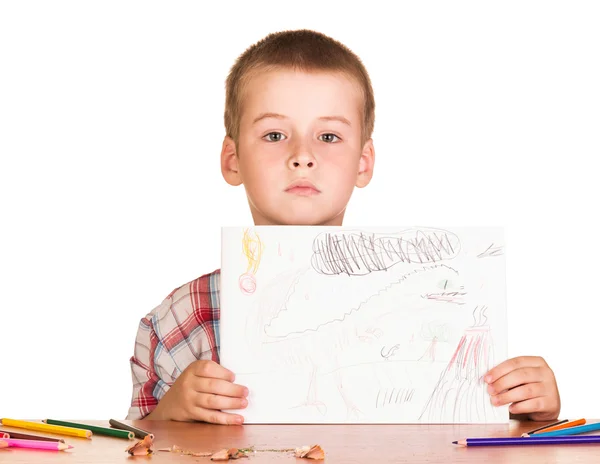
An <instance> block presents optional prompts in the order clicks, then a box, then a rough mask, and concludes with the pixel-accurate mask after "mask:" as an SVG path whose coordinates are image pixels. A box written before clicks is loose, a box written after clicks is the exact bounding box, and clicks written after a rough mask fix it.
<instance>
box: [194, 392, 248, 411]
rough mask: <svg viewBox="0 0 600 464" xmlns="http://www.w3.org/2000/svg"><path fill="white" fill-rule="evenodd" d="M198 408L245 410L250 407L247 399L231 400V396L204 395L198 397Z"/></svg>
mask: <svg viewBox="0 0 600 464" xmlns="http://www.w3.org/2000/svg"><path fill="white" fill-rule="evenodd" d="M196 406H200V407H201V408H204V409H243V408H245V407H246V406H248V400H247V399H246V398H231V397H229V396H221V395H215V394H212V393H203V394H200V395H198V397H197V400H196Z"/></svg>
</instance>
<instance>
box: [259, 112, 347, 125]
mask: <svg viewBox="0 0 600 464" xmlns="http://www.w3.org/2000/svg"><path fill="white" fill-rule="evenodd" d="M266 118H275V119H287V116H284V115H283V114H279V113H262V114H260V115H258V116H257V117H256V118H255V119H254V121H252V124H256V123H257V122H258V121H261V120H262V119H266ZM319 121H339V122H342V123H344V124H347V125H348V126H352V124H350V121H348V119H346V118H345V117H343V116H321V117H320V118H319Z"/></svg>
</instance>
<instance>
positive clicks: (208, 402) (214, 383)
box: [146, 360, 248, 425]
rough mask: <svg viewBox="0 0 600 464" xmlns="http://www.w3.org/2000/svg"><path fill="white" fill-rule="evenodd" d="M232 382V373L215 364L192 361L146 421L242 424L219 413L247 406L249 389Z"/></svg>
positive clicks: (233, 417) (240, 420)
mask: <svg viewBox="0 0 600 464" xmlns="http://www.w3.org/2000/svg"><path fill="white" fill-rule="evenodd" d="M234 380H235V375H234V374H233V372H231V371H229V370H227V369H225V368H224V367H223V366H221V365H219V364H217V363H215V362H214V361H204V360H201V361H195V362H193V363H192V364H190V365H189V366H188V367H187V368H186V369H185V370H184V371H183V372H182V373H181V375H180V376H179V377H178V378H177V380H175V382H174V383H173V385H172V386H171V388H170V389H169V390H168V391H167V393H165V396H163V398H162V399H161V400H160V401H159V403H158V404H157V405H156V408H155V409H154V410H153V411H152V412H151V413H150V414H148V416H146V419H148V420H175V421H202V422H210V423H213V424H223V425H233V424H235V425H239V424H242V423H243V422H244V418H243V417H242V416H240V415H238V414H231V413H227V412H222V411H221V409H243V408H245V407H246V406H247V405H248V400H247V399H246V396H248V389H247V388H246V387H243V386H241V385H236V384H234V383H232V382H233V381H234Z"/></svg>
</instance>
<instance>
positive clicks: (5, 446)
mask: <svg viewBox="0 0 600 464" xmlns="http://www.w3.org/2000/svg"><path fill="white" fill-rule="evenodd" d="M0 448H8V443H6V442H5V441H4V440H0Z"/></svg>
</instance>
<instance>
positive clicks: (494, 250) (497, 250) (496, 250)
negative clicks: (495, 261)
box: [477, 243, 504, 258]
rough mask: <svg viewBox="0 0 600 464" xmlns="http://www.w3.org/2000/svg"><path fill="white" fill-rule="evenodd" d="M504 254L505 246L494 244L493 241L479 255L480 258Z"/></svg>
mask: <svg viewBox="0 0 600 464" xmlns="http://www.w3.org/2000/svg"><path fill="white" fill-rule="evenodd" d="M503 254H504V247H502V246H496V247H495V246H494V244H493V243H492V244H491V245H490V246H489V247H487V248H486V250H485V251H484V252H482V253H479V254H478V255H477V257H478V258H488V257H494V256H502V255H503Z"/></svg>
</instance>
